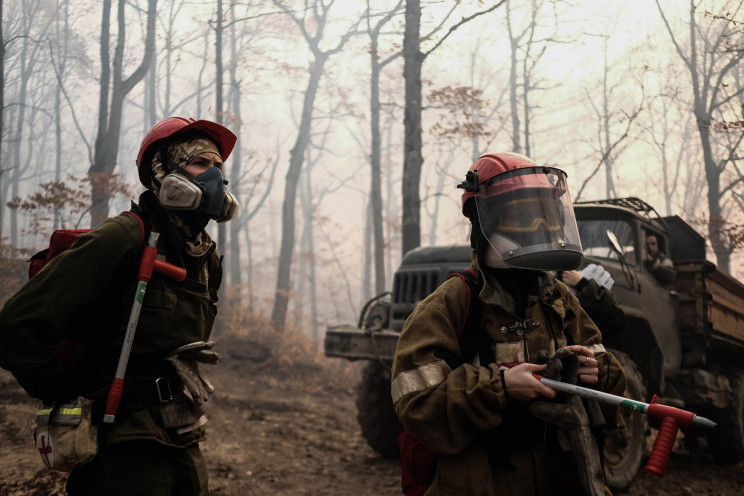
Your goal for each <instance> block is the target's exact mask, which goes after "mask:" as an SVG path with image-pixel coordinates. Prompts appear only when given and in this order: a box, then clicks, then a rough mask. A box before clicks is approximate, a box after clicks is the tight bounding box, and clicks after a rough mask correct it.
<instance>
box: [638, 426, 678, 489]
mask: <svg viewBox="0 0 744 496" xmlns="http://www.w3.org/2000/svg"><path fill="white" fill-rule="evenodd" d="M678 428H679V426H678V425H677V421H676V420H675V419H674V417H664V420H662V421H661V427H660V428H659V434H658V435H657V436H656V441H654V447H653V449H652V450H651V454H650V455H649V457H648V462H647V463H646V466H645V467H644V469H643V470H645V471H646V472H647V473H649V474H651V475H655V476H656V477H664V471H665V470H666V466H667V462H668V461H669V456H670V455H671V454H672V448H673V447H674V440H675V439H677V430H678Z"/></svg>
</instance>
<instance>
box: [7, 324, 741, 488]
mask: <svg viewBox="0 0 744 496" xmlns="http://www.w3.org/2000/svg"><path fill="white" fill-rule="evenodd" d="M218 347H219V348H221V351H222V354H223V361H222V363H221V364H220V365H218V366H217V367H216V368H212V369H210V370H209V375H210V377H211V378H212V380H213V382H214V383H215V385H216V386H217V393H216V395H215V396H214V397H213V398H212V400H210V422H209V424H208V428H209V430H208V437H207V441H206V442H205V443H203V444H202V450H203V452H204V454H205V457H206V459H207V463H208V465H209V469H210V489H211V492H212V494H213V495H217V496H222V495H234V496H238V495H240V496H244V495H267V494H281V495H313V496H315V495H327V496H335V495H338V496H341V495H344V496H348V495H349V494H351V495H354V496H372V495H374V496H380V495H398V494H400V489H399V488H400V485H399V468H398V462H397V461H395V460H385V459H383V458H381V457H380V456H379V455H377V454H376V453H375V452H374V451H373V450H372V449H371V448H369V447H368V446H367V444H366V442H365V440H364V438H363V437H362V435H361V431H360V428H359V426H358V425H357V422H356V407H355V405H354V394H353V389H354V388H353V386H354V384H355V383H356V382H357V381H358V377H359V375H360V368H359V366H358V365H351V364H348V363H346V362H344V361H341V360H335V359H334V360H327V359H324V358H323V357H317V358H314V359H299V360H298V359H297V358H294V359H289V358H280V359H278V360H273V361H263V362H260V363H259V362H257V361H255V349H256V343H251V342H250V341H248V340H246V339H237V338H229V339H227V340H223V341H221V342H220V345H218ZM296 356H298V355H297V354H295V357H296ZM252 357H253V358H252ZM36 408H37V403H36V401H35V400H31V399H29V398H28V397H27V396H26V395H25V393H24V392H23V390H21V389H20V387H19V386H18V385H17V384H16V382H15V380H14V379H13V378H12V376H10V374H8V373H7V372H5V371H3V370H0V495H2V496H5V495H7V496H31V495H34V496H37V495H38V496H42V495H44V496H46V495H63V494H64V482H65V479H66V476H65V474H63V473H60V472H54V471H48V470H46V469H44V468H43V464H42V462H41V460H40V459H39V457H38V454H37V452H36V450H35V449H34V447H33V441H32V435H33V416H34V413H35V410H36ZM626 494H628V495H633V496H635V495H646V494H649V495H665V496H666V495H688V494H689V495H704V494H709V495H717V496H724V495H731V496H733V495H741V494H744V464H742V463H740V464H738V465H733V466H717V465H714V464H713V463H712V462H711V461H710V459H709V457H708V456H707V455H706V454H705V453H698V454H692V453H689V452H685V451H684V449H683V448H678V449H677V450H676V451H675V452H674V453H673V454H672V458H671V460H670V462H669V466H668V468H667V473H666V476H665V477H664V478H662V479H658V478H655V477H652V476H650V475H647V474H645V473H640V474H639V475H638V477H637V478H636V480H635V481H634V483H633V485H632V486H631V488H630V489H629V490H628V491H627V493H626Z"/></svg>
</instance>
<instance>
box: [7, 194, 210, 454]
mask: <svg viewBox="0 0 744 496" xmlns="http://www.w3.org/2000/svg"><path fill="white" fill-rule="evenodd" d="M140 207H141V208H142V210H143V212H142V219H143V221H144V222H145V223H148V224H149V225H150V226H151V228H152V230H153V231H159V232H160V239H159V242H158V256H159V257H161V258H162V257H164V258H165V260H166V261H167V262H169V263H172V264H174V265H178V266H180V267H185V268H186V269H187V280H186V281H184V282H183V283H178V282H176V281H174V280H171V279H169V278H166V277H164V276H161V275H159V274H153V276H152V279H151V280H150V281H149V283H148V285H147V289H146V293H145V297H144V300H143V304H142V309H141V312H140V315H139V321H138V325H137V328H136V333H135V337H134V341H133V343H132V350H131V354H130V357H129V362H128V366H127V371H126V376H125V380H124V387H125V389H124V394H123V399H122V402H124V400H125V398H126V394H127V390H128V389H129V388H134V387H137V386H140V385H143V384H147V383H150V382H152V381H153V380H154V379H155V378H157V377H162V376H171V377H173V376H174V372H173V370H172V368H170V365H167V364H166V362H164V361H163V357H164V356H165V355H166V354H168V353H169V352H170V351H172V350H174V349H176V348H178V347H179V346H182V345H184V344H187V343H190V342H194V341H201V340H207V339H208V338H209V335H210V333H211V329H212V324H213V322H214V318H215V316H216V312H217V306H216V305H217V287H218V286H219V280H220V277H221V264H219V261H220V258H219V254H217V253H215V250H214V244H213V243H212V246H211V248H210V249H209V250H208V251H207V253H205V254H204V255H202V256H200V257H192V256H190V255H188V254H187V253H186V252H185V250H184V249H182V248H180V247H181V246H183V243H182V241H183V240H181V239H179V235H178V234H177V233H176V232H175V231H174V230H173V229H172V226H171V224H170V223H169V222H168V221H167V220H166V216H165V213H164V211H163V209H162V207H160V205H159V204H158V202H157V199H156V198H155V197H154V195H153V194H152V192H146V193H144V194H143V195H142V197H141V198H140ZM144 234H145V233H144V232H143V229H142V227H141V224H140V222H139V221H138V220H137V218H136V217H135V216H133V215H130V214H127V213H123V214H121V215H119V216H117V217H113V218H110V219H107V220H106V221H104V222H103V223H102V224H101V226H99V227H98V228H96V229H94V230H93V231H91V232H89V233H86V234H83V235H81V236H80V237H79V238H78V239H77V240H76V241H75V243H74V245H73V246H72V247H71V248H70V249H69V250H67V251H65V252H64V253H62V254H60V255H58V256H57V257H55V258H54V259H53V260H52V261H51V262H50V263H49V264H48V265H46V266H45V267H44V268H43V269H42V270H41V271H40V272H39V273H38V274H37V275H36V276H34V277H33V278H32V279H31V280H30V281H28V283H26V285H25V286H24V287H23V288H21V290H20V291H19V292H18V293H17V294H16V295H15V296H13V297H12V298H11V299H9V300H8V301H7V302H6V303H5V305H4V306H3V308H2V310H0V366H2V367H3V368H6V369H8V370H9V371H11V372H12V373H13V374H14V375H15V376H16V378H17V379H18V380H19V383H20V384H21V385H22V386H23V387H24V388H25V389H26V390H27V391H28V392H29V393H30V394H31V395H32V396H34V397H37V398H40V399H42V400H45V401H65V400H69V399H72V398H75V397H77V396H84V397H87V398H90V399H94V400H101V399H103V400H104V401H105V397H106V394H107V392H108V388H109V386H110V385H111V381H112V379H113V376H114V373H115V370H116V365H117V362H118V359H119V354H120V351H121V346H122V342H123V339H124V334H125V330H126V327H127V323H128V321H129V316H130V312H131V309H132V302H133V298H134V289H135V288H136V275H137V270H138V265H139V259H140V257H141V254H142V247H143V246H144V245H145V244H146V242H145V241H144V240H143V235H144ZM210 243H211V241H210ZM215 260H216V261H217V264H216V270H213V271H212V272H213V273H212V274H211V275H210V265H214V264H215ZM160 424H161V422H160V420H159V419H158V418H157V415H155V414H154V413H153V412H151V409H150V408H145V409H142V410H139V411H136V412H134V413H132V414H129V415H123V416H117V417H116V422H115V423H114V424H113V426H112V427H111V428H110V430H109V432H108V436H107V441H108V442H118V441H124V440H140V439H151V440H155V441H158V442H160V443H163V444H168V445H173V446H184V445H187V444H191V443H192V442H194V441H195V440H199V439H201V438H202V437H203V435H204V429H203V428H201V429H197V430H196V431H192V432H191V433H188V434H186V435H184V436H179V435H177V434H176V433H175V432H172V430H166V429H164V428H162V427H161V425H160Z"/></svg>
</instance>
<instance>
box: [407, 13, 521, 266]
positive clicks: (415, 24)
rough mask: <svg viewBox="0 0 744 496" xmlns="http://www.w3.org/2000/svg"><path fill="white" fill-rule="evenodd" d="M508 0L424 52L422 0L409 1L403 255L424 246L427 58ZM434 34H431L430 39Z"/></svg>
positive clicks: (439, 28) (463, 21)
mask: <svg viewBox="0 0 744 496" xmlns="http://www.w3.org/2000/svg"><path fill="white" fill-rule="evenodd" d="M504 2H506V0H501V1H500V2H497V3H496V4H494V5H492V6H491V7H489V8H486V9H484V10H482V11H479V12H476V13H475V14H473V15H471V16H468V17H463V18H462V19H461V20H460V21H459V22H457V23H455V24H454V25H452V26H451V27H450V28H449V30H447V32H446V33H445V34H444V35H443V36H442V37H441V38H439V39H438V40H437V41H436V43H435V44H434V46H433V47H432V48H430V49H429V50H427V51H426V52H423V51H422V50H421V1H420V0H406V26H405V32H404V34H403V61H404V63H403V79H404V80H405V116H404V118H403V125H404V127H405V131H404V140H405V141H404V145H403V181H402V185H401V188H402V190H401V191H402V192H401V196H402V198H403V213H402V221H401V228H402V236H403V238H402V243H401V248H402V252H403V254H405V253H407V252H408V251H410V250H412V249H414V248H417V247H418V246H420V245H421V192H420V185H421V167H422V166H423V163H424V158H423V154H422V150H421V149H422V144H423V143H422V140H421V112H422V105H423V104H422V91H421V68H422V66H423V63H424V60H426V57H428V56H429V55H430V54H431V53H432V52H433V51H434V50H436V49H437V48H438V47H439V46H441V45H442V43H444V41H445V40H446V39H447V38H448V37H449V36H450V35H451V34H452V33H454V32H455V31H456V30H457V29H458V28H459V27H460V26H463V25H464V24H466V23H468V22H470V21H471V20H473V19H475V18H476V17H479V16H481V15H484V14H487V13H489V12H492V11H494V10H496V9H497V8H499V7H500V6H501V5H503V4H504ZM456 7H457V3H455V4H453V8H452V9H451V10H450V11H449V12H448V13H447V14H446V15H445V16H444V17H443V19H442V23H440V24H439V25H438V26H437V27H436V28H435V29H434V30H433V32H438V31H439V30H441V29H442V26H443V23H444V22H446V21H447V19H449V18H450V16H451V15H452V13H453V12H454V9H455V8H456ZM430 36H431V35H429V36H427V38H430Z"/></svg>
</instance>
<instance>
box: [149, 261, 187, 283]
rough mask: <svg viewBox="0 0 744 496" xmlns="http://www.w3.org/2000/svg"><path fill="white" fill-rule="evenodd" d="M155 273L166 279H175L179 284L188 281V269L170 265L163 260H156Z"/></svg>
mask: <svg viewBox="0 0 744 496" xmlns="http://www.w3.org/2000/svg"><path fill="white" fill-rule="evenodd" d="M153 271H154V272H155V273H157V274H160V275H163V276H165V277H170V278H171V279H174V280H176V281H178V282H181V281H183V280H184V279H186V269H184V268H183V267H179V266H177V265H173V264H169V263H168V262H164V261H162V260H157V259H156V260H155V262H154V264H153Z"/></svg>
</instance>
